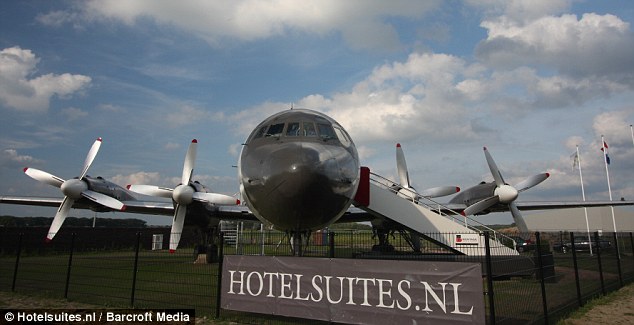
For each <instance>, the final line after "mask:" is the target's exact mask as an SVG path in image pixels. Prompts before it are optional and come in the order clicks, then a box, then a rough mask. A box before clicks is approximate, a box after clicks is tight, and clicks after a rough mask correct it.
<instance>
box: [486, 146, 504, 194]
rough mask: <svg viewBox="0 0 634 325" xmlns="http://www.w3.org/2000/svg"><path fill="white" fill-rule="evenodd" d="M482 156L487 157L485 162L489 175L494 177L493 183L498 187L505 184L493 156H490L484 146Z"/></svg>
mask: <svg viewBox="0 0 634 325" xmlns="http://www.w3.org/2000/svg"><path fill="white" fill-rule="evenodd" d="M484 156H485V157H486V159H487V164H489V170H491V175H493V179H495V185H497V186H498V187H500V186H502V185H504V184H506V183H505V182H504V178H503V177H502V173H500V170H499V169H498V166H497V165H496V164H495V161H494V160H493V157H491V154H490V153H489V150H487V147H484Z"/></svg>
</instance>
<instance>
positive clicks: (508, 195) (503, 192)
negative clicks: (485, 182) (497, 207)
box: [495, 185, 518, 203]
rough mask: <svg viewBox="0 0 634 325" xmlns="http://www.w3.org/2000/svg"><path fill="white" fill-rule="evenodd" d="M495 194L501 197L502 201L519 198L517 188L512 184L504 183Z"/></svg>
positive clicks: (507, 201)
mask: <svg viewBox="0 0 634 325" xmlns="http://www.w3.org/2000/svg"><path fill="white" fill-rule="evenodd" d="M495 195H497V196H498V197H499V198H500V202H502V203H511V202H513V201H515V199H517V196H518V192H517V190H516V189H515V188H514V187H513V186H510V185H502V186H500V187H498V188H497V189H496V190H495Z"/></svg>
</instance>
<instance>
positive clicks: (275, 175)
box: [238, 109, 359, 232]
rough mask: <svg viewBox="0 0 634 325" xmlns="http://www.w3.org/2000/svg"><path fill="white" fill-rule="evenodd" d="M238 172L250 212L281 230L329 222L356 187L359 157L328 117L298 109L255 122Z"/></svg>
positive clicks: (305, 228) (341, 210)
mask: <svg viewBox="0 0 634 325" xmlns="http://www.w3.org/2000/svg"><path fill="white" fill-rule="evenodd" d="M238 170H239V175H238V177H239V180H240V191H241V193H242V197H243V199H244V200H245V201H246V203H247V205H248V206H249V208H250V210H251V212H253V214H254V215H255V216H256V217H257V218H258V219H260V220H261V221H263V222H265V223H267V224H272V225H274V227H275V228H276V229H279V230H283V231H292V232H297V231H300V232H301V231H308V230H315V229H320V228H323V227H326V226H328V225H329V224H331V223H333V222H335V221H336V220H337V219H338V218H339V217H340V216H341V215H342V214H343V213H344V212H345V211H346V210H347V209H348V207H349V206H350V204H351V202H352V199H353V198H354V195H355V193H356V190H357V187H358V185H359V157H358V154H357V150H356V147H355V145H354V143H353V142H352V140H351V139H350V136H349V135H348V134H347V132H346V131H345V130H344V129H343V128H342V127H341V125H339V124H338V123H337V122H336V121H335V120H333V119H331V118H330V117H328V116H326V115H324V114H321V113H318V112H315V111H311V110H304V109H294V110H287V111H283V112H280V113H277V114H275V115H273V116H271V117H269V118H267V119H266V120H264V121H263V122H262V123H260V124H259V125H258V126H257V127H256V128H255V130H254V131H253V132H252V133H251V135H250V136H249V137H248V138H247V141H246V143H245V145H244V146H243V148H242V153H241V154H240V161H239V166H238Z"/></svg>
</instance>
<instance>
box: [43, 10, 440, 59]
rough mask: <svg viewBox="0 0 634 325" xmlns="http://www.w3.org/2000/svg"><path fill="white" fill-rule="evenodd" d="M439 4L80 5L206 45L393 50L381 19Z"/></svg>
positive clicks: (68, 15)
mask: <svg viewBox="0 0 634 325" xmlns="http://www.w3.org/2000/svg"><path fill="white" fill-rule="evenodd" d="M440 4H441V2H440V1H399V0H396V1H390V2H385V1H380V0H372V1H338V0H323V1H313V2H306V1H293V0H271V1H256V0H242V1H199V0H190V1H179V2H173V1H156V0H139V1H116V0H111V1H90V2H86V3H83V4H81V5H83V10H81V11H80V12H81V15H83V19H85V20H95V19H102V20H103V19H116V20H119V21H123V22H124V23H126V24H129V25H132V24H135V23H137V22H138V21H140V20H143V19H148V18H150V19H152V20H153V21H155V22H156V23H159V24H162V25H169V26H175V27H177V28H180V29H183V30H186V31H190V32H193V33H194V34H196V35H198V36H199V37H201V38H203V39H206V40H207V41H208V42H210V43H211V44H215V45H220V44H223V41H227V40H229V39H233V40H236V39H237V40H240V41H253V40H258V39H264V38H270V37H276V36H282V35H287V34H291V33H295V32H299V33H307V34H314V35H317V36H320V37H324V36H328V35H329V34H331V33H339V34H340V35H341V36H342V38H343V39H344V40H345V41H346V42H347V43H348V44H349V45H350V46H352V47H354V48H361V49H383V50H385V49H391V48H394V47H399V46H400V45H399V44H400V40H399V39H398V35H397V33H396V32H395V27H394V26H393V25H391V24H389V23H387V22H386V19H387V18H391V17H404V18H420V17H422V16H423V15H425V14H426V13H428V12H430V11H432V10H434V9H436V8H437V7H439V5H440ZM76 16H78V14H77V13H73V12H60V11H55V12H51V13H49V14H45V15H41V16H40V17H39V18H38V19H39V21H40V22H41V23H44V24H47V25H49V26H59V25H60V24H62V23H63V22H66V21H74V22H77V20H76V19H75V17H76Z"/></svg>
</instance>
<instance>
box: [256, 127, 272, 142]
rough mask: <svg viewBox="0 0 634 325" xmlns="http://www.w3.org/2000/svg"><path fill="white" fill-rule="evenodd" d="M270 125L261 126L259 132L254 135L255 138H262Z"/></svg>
mask: <svg viewBox="0 0 634 325" xmlns="http://www.w3.org/2000/svg"><path fill="white" fill-rule="evenodd" d="M268 127H269V126H268V125H265V126H263V127H261V128H260V129H259V130H258V132H257V133H256V134H255V135H254V136H253V139H257V138H261V137H263V136H264V134H265V133H266V129H268Z"/></svg>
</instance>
